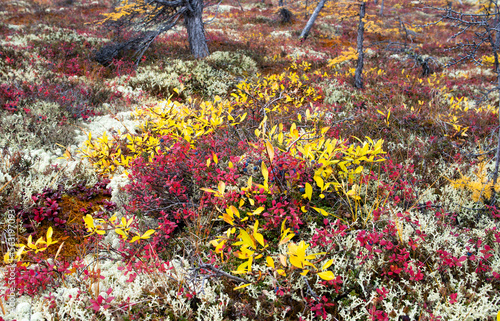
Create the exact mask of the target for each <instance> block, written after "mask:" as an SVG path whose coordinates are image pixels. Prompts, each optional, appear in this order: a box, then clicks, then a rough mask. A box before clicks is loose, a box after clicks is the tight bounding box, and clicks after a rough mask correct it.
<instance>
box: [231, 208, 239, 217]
mask: <svg viewBox="0 0 500 321" xmlns="http://www.w3.org/2000/svg"><path fill="white" fill-rule="evenodd" d="M229 209H230V210H231V212H232V213H233V214H234V215H236V216H237V217H240V211H238V209H237V208H236V207H235V206H234V205H231V206H229Z"/></svg>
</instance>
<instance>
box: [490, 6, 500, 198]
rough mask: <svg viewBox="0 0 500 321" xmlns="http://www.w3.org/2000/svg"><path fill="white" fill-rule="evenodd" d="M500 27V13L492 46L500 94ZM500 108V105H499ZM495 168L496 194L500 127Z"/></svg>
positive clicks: (499, 137)
mask: <svg viewBox="0 0 500 321" xmlns="http://www.w3.org/2000/svg"><path fill="white" fill-rule="evenodd" d="M497 13H498V14H500V13H499V12H497ZM499 27H500V15H499V16H498V17H497V19H496V28H495V29H496V31H495V32H496V34H495V40H494V42H493V41H492V44H491V45H492V48H493V57H494V58H495V72H496V73H497V91H498V93H499V94H500V62H499V61H498V59H499V58H498V51H499V50H500V33H499V31H498V30H499V29H498V28H499ZM498 108H499V110H500V106H499V107H498ZM499 121H500V113H499ZM495 158H496V159H495V170H494V171H493V177H492V180H493V195H495V185H496V184H497V181H498V170H499V167H500V129H499V130H498V142H497V152H496V156H495Z"/></svg>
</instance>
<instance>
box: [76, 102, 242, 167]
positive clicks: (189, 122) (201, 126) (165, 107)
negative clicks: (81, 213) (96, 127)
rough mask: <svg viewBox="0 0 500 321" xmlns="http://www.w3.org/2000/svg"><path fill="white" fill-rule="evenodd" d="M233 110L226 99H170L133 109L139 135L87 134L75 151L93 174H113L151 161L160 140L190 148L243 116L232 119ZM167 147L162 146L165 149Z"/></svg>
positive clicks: (158, 150)
mask: <svg viewBox="0 0 500 321" xmlns="http://www.w3.org/2000/svg"><path fill="white" fill-rule="evenodd" d="M232 111H233V107H232V105H231V103H230V102H229V101H227V100H221V98H220V97H218V96H216V97H215V98H214V100H213V101H204V102H202V103H201V104H199V106H197V105H195V104H194V103H192V105H188V104H181V103H179V102H175V101H171V100H170V99H168V100H166V101H165V102H162V103H160V104H157V105H155V106H153V107H147V108H142V109H137V110H136V111H135V115H136V116H137V117H138V118H139V119H140V120H141V125H140V127H139V129H138V132H139V134H137V135H131V134H121V133H118V135H116V136H114V137H113V138H111V137H109V136H108V135H107V134H106V133H104V134H103V135H102V136H101V137H100V138H97V139H93V138H92V136H91V134H90V133H89V135H88V139H87V140H86V141H85V142H84V144H83V146H82V147H81V148H80V150H79V152H80V153H82V154H83V155H84V157H87V158H89V159H90V161H91V162H92V164H94V166H95V167H96V169H97V171H98V172H100V173H102V174H113V173H114V172H115V171H116V169H117V168H118V167H119V166H121V167H123V168H124V169H126V168H128V167H129V164H130V162H131V161H132V160H134V159H136V158H137V157H147V158H148V160H149V161H150V162H151V161H152V159H153V157H154V156H155V155H158V153H159V152H160V149H161V148H160V146H161V142H162V137H164V136H167V137H170V138H173V139H174V140H176V141H178V140H185V141H187V142H188V143H190V144H191V146H193V147H194V145H195V144H196V142H197V139H198V138H199V137H201V136H202V135H207V134H210V133H211V132H213V131H215V130H217V128H220V127H225V126H235V125H237V124H239V123H240V122H241V121H243V120H244V119H245V117H246V114H243V115H239V116H233V115H232V114H231V113H232ZM168 148H170V146H165V149H168Z"/></svg>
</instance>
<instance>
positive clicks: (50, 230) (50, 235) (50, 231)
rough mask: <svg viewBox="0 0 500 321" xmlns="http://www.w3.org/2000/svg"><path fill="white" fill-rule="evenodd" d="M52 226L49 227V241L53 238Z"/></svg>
mask: <svg viewBox="0 0 500 321" xmlns="http://www.w3.org/2000/svg"><path fill="white" fill-rule="evenodd" d="M52 233H53V231H52V226H50V227H49V228H48V229H47V241H49V240H52Z"/></svg>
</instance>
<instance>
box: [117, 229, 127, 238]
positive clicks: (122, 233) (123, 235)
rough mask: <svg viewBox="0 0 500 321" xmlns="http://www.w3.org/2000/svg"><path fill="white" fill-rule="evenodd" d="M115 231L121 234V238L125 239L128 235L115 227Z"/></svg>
mask: <svg viewBox="0 0 500 321" xmlns="http://www.w3.org/2000/svg"><path fill="white" fill-rule="evenodd" d="M115 232H116V234H118V235H121V236H122V237H123V239H127V237H128V236H127V234H126V233H125V232H124V231H123V230H121V229H119V228H117V229H115Z"/></svg>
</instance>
